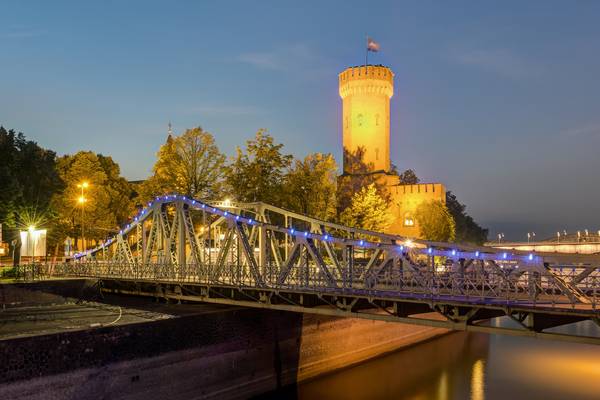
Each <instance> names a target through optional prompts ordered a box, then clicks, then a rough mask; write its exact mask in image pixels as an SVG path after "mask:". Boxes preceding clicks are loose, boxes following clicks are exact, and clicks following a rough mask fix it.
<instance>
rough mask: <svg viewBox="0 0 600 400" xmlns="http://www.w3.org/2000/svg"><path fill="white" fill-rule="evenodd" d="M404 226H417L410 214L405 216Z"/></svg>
mask: <svg viewBox="0 0 600 400" xmlns="http://www.w3.org/2000/svg"><path fill="white" fill-rule="evenodd" d="M404 226H415V220H414V219H413V217H412V215H410V213H406V214H404Z"/></svg>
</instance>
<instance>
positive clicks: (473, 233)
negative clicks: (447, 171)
mask: <svg viewBox="0 0 600 400" xmlns="http://www.w3.org/2000/svg"><path fill="white" fill-rule="evenodd" d="M446 207H447V208H448V211H450V215H452V218H454V222H455V223H456V241H457V242H466V243H474V244H479V245H481V244H483V243H485V242H486V240H487V236H488V230H487V229H484V228H482V227H481V226H479V225H478V224H477V223H476V222H475V221H474V220H473V218H472V217H471V216H470V215H468V214H467V213H466V208H467V207H466V206H465V205H464V204H461V203H460V202H459V201H458V199H457V198H456V195H454V194H453V193H452V192H451V191H448V192H446Z"/></svg>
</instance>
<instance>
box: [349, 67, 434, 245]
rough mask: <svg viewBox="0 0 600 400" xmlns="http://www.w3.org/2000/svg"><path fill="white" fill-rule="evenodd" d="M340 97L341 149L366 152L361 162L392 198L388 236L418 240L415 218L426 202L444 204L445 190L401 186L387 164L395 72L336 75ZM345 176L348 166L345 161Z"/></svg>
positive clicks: (371, 70)
mask: <svg viewBox="0 0 600 400" xmlns="http://www.w3.org/2000/svg"><path fill="white" fill-rule="evenodd" d="M339 90H340V97H341V98H342V137H343V145H344V149H346V150H348V151H350V152H355V151H356V150H357V149H358V148H359V147H362V148H363V149H364V151H365V153H364V161H365V163H366V164H367V165H370V166H372V170H373V174H376V175H377V179H378V180H380V182H383V183H385V185H386V186H387V187H388V190H389V192H390V195H391V197H392V205H391V211H392V213H393V215H394V217H395V219H394V222H393V223H392V225H391V227H390V228H389V232H390V233H396V234H400V235H403V236H409V237H419V236H420V231H419V226H418V223H417V221H416V218H415V216H414V213H415V210H416V208H417V207H418V206H419V204H421V203H423V202H425V201H431V200H437V201H441V202H443V203H445V202H446V188H445V187H444V185H443V184H441V183H423V184H417V185H401V184H400V179H399V177H398V176H397V175H396V174H393V173H392V169H391V163H390V100H391V98H392V96H393V95H394V73H393V72H392V70H391V69H390V68H388V67H384V66H382V65H366V66H364V65H363V66H359V67H351V68H347V69H346V70H344V71H343V72H342V73H340V74H339ZM344 173H349V172H348V165H347V162H346V160H344Z"/></svg>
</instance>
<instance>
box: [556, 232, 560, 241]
mask: <svg viewBox="0 0 600 400" xmlns="http://www.w3.org/2000/svg"><path fill="white" fill-rule="evenodd" d="M556 237H557V238H558V243H560V232H556Z"/></svg>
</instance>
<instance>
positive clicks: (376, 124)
mask: <svg viewBox="0 0 600 400" xmlns="http://www.w3.org/2000/svg"><path fill="white" fill-rule="evenodd" d="M375 126H379V114H375Z"/></svg>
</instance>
